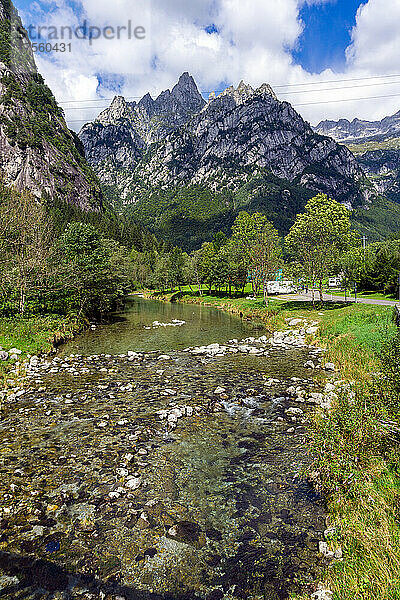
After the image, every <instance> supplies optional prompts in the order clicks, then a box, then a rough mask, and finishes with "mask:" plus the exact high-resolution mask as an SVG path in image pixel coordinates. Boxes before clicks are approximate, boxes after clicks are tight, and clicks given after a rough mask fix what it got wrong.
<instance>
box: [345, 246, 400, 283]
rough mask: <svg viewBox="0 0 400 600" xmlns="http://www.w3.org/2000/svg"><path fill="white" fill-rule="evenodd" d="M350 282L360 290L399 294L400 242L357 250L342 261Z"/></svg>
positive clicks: (347, 254) (349, 253)
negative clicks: (354, 283)
mask: <svg viewBox="0 0 400 600" xmlns="http://www.w3.org/2000/svg"><path fill="white" fill-rule="evenodd" d="M340 265H341V269H342V270H343V272H344V274H345V275H346V278H347V280H348V281H349V282H356V283H357V286H358V288H359V289H360V290H377V291H381V292H383V293H385V294H386V293H387V294H393V295H394V294H395V293H396V292H398V277H399V274H400V240H388V241H386V242H376V243H374V244H370V245H368V246H367V247H366V248H365V249H363V248H355V249H353V250H351V251H348V252H346V253H345V254H344V256H343V257H342V259H341V261H340Z"/></svg>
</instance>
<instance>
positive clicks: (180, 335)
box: [0, 298, 325, 600]
mask: <svg viewBox="0 0 400 600" xmlns="http://www.w3.org/2000/svg"><path fill="white" fill-rule="evenodd" d="M154 322H156V323H154ZM163 324H164V325H163ZM263 333H265V332H264V331H263V330H262V328H261V326H260V325H257V324H256V323H252V322H247V321H243V320H241V319H240V318H238V317H235V316H232V315H230V314H227V313H225V312H222V311H219V310H216V309H213V308H209V307H200V306H197V305H185V304H167V303H161V302H157V301H149V300H144V299H140V298H133V299H130V300H129V301H128V303H127V304H126V306H125V308H124V310H123V311H122V312H120V313H118V314H116V315H114V319H113V321H112V322H111V323H110V324H104V325H99V326H97V328H96V329H95V330H90V331H88V332H86V333H84V334H83V335H80V336H78V337H77V338H76V339H75V340H73V341H72V342H70V343H68V344H66V345H64V346H63V347H61V348H60V349H59V350H58V353H57V354H56V355H55V357H50V358H46V359H43V360H40V361H38V364H37V365H34V368H32V369H31V371H30V373H28V377H27V378H26V379H25V380H24V381H23V382H22V384H17V383H16V387H15V389H14V390H13V394H12V396H9V398H8V400H7V401H6V402H4V403H3V405H2V419H1V423H0V493H1V496H2V502H1V511H0V515H1V517H0V598H1V599H5V600H17V599H18V600H19V599H25V600H44V599H46V600H51V599H52V600H100V599H101V600H122V599H125V600H192V599H193V600H195V599H199V600H203V599H204V600H223V599H225V600H229V599H231V600H234V599H248V600H278V599H284V598H289V597H290V595H291V594H296V593H300V592H307V591H309V590H311V589H312V584H313V581H314V580H315V576H316V575H315V573H316V569H317V568H318V566H319V562H320V560H321V557H320V556H319V554H318V542H319V540H321V539H323V531H324V529H325V516H324V505H323V502H322V500H321V498H319V497H318V496H317V495H316V493H315V492H314V491H313V490H312V488H311V487H310V486H309V485H308V484H307V483H306V482H305V481H304V480H303V479H302V477H301V476H300V475H301V471H302V470H303V469H304V467H306V466H307V464H309V461H310V460H311V459H310V457H309V456H308V453H307V441H306V435H307V419H308V413H309V412H310V411H312V410H313V407H312V406H308V405H307V404H305V403H303V404H301V406H300V405H299V404H296V402H294V400H293V399H291V398H290V397H289V395H288V394H287V393H286V389H287V387H288V386H290V385H293V379H292V378H297V379H296V380H295V381H296V382H297V383H296V385H301V386H303V387H304V388H306V389H307V390H310V391H317V389H318V388H317V383H316V382H315V381H314V380H313V379H310V371H308V370H306V369H305V368H304V363H305V362H306V360H307V359H308V358H309V350H308V349H295V348H292V349H279V348H276V347H269V345H268V343H267V342H266V343H265V344H264V347H265V348H267V351H266V352H265V353H263V354H261V355H260V353H258V354H254V355H252V354H249V353H243V352H234V351H232V353H226V354H225V355H223V356H218V352H217V353H214V355H210V354H199V355H193V354H191V353H188V352H184V350H185V349H186V348H187V347H189V346H190V347H193V346H201V345H208V344H211V343H224V342H228V340H231V339H234V338H235V339H236V340H242V339H244V338H254V337H256V338H258V337H259V336H262V335H263ZM235 343H236V342H232V344H233V345H235ZM128 353H130V354H128ZM215 354H216V355H215ZM221 390H222V391H221ZM296 407H297V408H298V407H300V408H301V410H300V413H301V414H302V416H301V418H300V417H297V419H296V418H293V417H292V416H290V414H291V413H290V411H289V413H287V410H288V409H289V408H296ZM292 414H293V413H292ZM172 415H175V416H172Z"/></svg>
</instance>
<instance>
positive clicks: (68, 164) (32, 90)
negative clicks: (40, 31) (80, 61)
mask: <svg viewBox="0 0 400 600" xmlns="http://www.w3.org/2000/svg"><path fill="white" fill-rule="evenodd" d="M0 30H1V35H2V43H1V45H0V172H1V175H2V180H3V182H4V183H5V184H6V185H12V186H14V187H15V188H16V189H18V190H21V191H22V190H25V189H27V190H30V191H31V192H32V193H33V194H34V195H35V196H37V197H42V196H43V194H46V195H47V196H50V197H51V198H59V199H61V200H65V201H67V202H69V203H71V204H74V205H76V206H78V207H79V208H81V209H83V210H100V208H101V202H102V194H101V190H100V184H99V182H98V180H97V177H96V176H95V174H94V172H93V171H92V170H91V168H90V167H89V165H88V163H87V161H86V159H85V157H84V151H83V148H82V145H81V143H80V142H79V140H78V138H77V136H76V135H75V134H74V133H73V132H71V131H70V130H69V129H68V127H67V125H66V122H65V119H64V115H63V111H62V110H61V108H60V107H59V106H58V105H57V102H56V100H55V98H54V96H53V95H52V93H51V91H50V90H49V88H48V87H47V86H46V85H45V83H44V80H43V78H42V77H41V75H40V74H39V73H38V71H37V68H36V65H35V60H34V56H33V52H32V48H31V44H30V42H29V39H28V35H27V32H26V31H25V30H24V28H23V26H22V22H21V19H20V17H19V16H18V13H17V11H16V9H15V7H14V6H13V5H12V3H11V2H10V1H9V0H0Z"/></svg>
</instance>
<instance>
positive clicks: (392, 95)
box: [68, 94, 400, 123]
mask: <svg viewBox="0 0 400 600" xmlns="http://www.w3.org/2000/svg"><path fill="white" fill-rule="evenodd" d="M399 96H400V94H386V95H383V96H365V97H362V98H345V99H343V100H326V101H320V102H304V103H302V104H293V107H297V106H315V105H317V104H337V103H339V102H358V101H359V100H378V99H381V98H398V97H399ZM92 108H98V107H92ZM81 110H83V109H81ZM87 122H88V121H87V119H79V120H76V121H70V120H69V119H68V123H87Z"/></svg>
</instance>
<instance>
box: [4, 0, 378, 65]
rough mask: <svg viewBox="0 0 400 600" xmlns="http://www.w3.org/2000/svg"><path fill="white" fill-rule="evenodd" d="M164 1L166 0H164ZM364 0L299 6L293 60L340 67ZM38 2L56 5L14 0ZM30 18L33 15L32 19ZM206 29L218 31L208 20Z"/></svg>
mask: <svg viewBox="0 0 400 600" xmlns="http://www.w3.org/2000/svg"><path fill="white" fill-rule="evenodd" d="M166 1H167V0H166ZM278 1H279V0H278ZM365 2H366V0H363V1H361V0H328V1H327V2H323V3H317V4H308V3H306V4H304V5H303V6H302V8H301V10H300V18H301V21H302V22H303V23H304V30H303V33H302V34H301V36H300V38H299V40H298V46H297V48H295V49H292V50H291V53H292V56H293V58H294V61H295V62H296V63H297V64H299V65H301V66H302V67H303V68H304V69H305V70H306V71H307V72H309V73H320V72H321V71H323V70H324V69H329V68H331V69H332V70H334V71H341V70H343V68H344V66H345V63H346V60H345V50H346V48H347V47H348V45H349V44H350V41H351V30H352V28H353V27H354V25H355V24H356V13H357V9H358V7H359V6H360V5H361V4H363V3H364V4H365ZM33 4H38V5H40V6H42V7H43V8H45V7H47V10H49V11H50V10H55V9H57V4H56V2H53V3H52V2H51V1H50V2H49V1H48V0H46V2H42V1H41V0H36V1H35V2H34V1H32V0H16V1H15V5H16V6H17V8H18V9H19V10H21V12H24V13H25V14H28V13H30V15H32V16H33V15H34V14H35V13H34V11H31V10H30V8H31V7H32V5H33ZM66 4H68V5H69V6H70V7H71V8H73V10H74V12H75V14H79V13H80V12H81V3H80V2H79V1H78V0H66ZM33 21H34V19H33ZM206 31H208V32H209V33H213V32H216V31H218V29H217V27H216V26H215V25H214V24H213V23H211V24H210V25H208V26H207V27H206Z"/></svg>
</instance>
